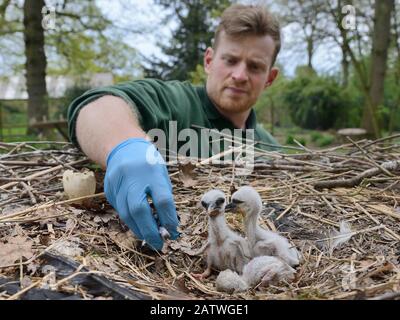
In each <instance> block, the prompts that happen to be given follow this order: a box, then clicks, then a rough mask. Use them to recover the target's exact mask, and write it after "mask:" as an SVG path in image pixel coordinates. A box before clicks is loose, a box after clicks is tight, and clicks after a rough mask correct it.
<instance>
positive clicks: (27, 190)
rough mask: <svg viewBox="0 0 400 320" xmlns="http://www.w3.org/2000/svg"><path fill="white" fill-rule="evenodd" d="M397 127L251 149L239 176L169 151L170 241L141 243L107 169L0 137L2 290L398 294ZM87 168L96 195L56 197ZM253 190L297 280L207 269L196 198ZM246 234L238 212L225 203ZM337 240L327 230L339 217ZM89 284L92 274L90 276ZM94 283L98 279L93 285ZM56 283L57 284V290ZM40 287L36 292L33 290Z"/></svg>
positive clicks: (110, 295)
mask: <svg viewBox="0 0 400 320" xmlns="http://www.w3.org/2000/svg"><path fill="white" fill-rule="evenodd" d="M395 138H398V136H392V137H389V138H386V139H380V140H376V141H368V140H362V141H359V142H353V141H351V143H349V144H345V145H341V146H337V147H335V148H330V149H325V150H318V151H315V150H308V149H306V148H305V147H302V146H300V147H299V148H297V150H296V152H294V153H290V152H289V153H277V152H266V151H261V150H256V152H257V154H258V155H259V156H260V155H262V156H263V159H262V160H260V161H257V162H256V164H255V167H254V170H253V172H252V173H251V174H248V175H238V174H237V172H238V171H237V170H238V169H240V168H238V167H237V166H233V165H227V164H223V163H220V164H212V163H210V161H207V160H206V161H202V162H200V163H195V164H193V163H191V162H187V161H186V163H185V162H182V161H179V162H177V161H171V162H170V163H168V169H169V172H170V176H171V181H172V183H173V186H174V196H175V201H176V206H177V211H178V214H179V217H180V227H179V228H180V232H181V237H180V238H179V240H176V241H171V242H169V243H168V247H167V248H166V250H164V252H158V253H154V252H152V251H148V250H146V248H145V247H143V246H142V243H141V241H139V240H138V239H136V238H135V237H134V236H133V234H132V233H131V232H130V231H129V230H128V228H127V227H126V226H125V225H124V224H123V223H122V222H121V221H120V220H119V218H118V215H117V214H116V213H115V212H114V210H113V209H112V208H111V207H110V205H109V204H108V203H107V201H106V199H105V197H104V194H103V193H102V191H103V185H102V182H103V177H104V172H103V171H102V170H101V169H100V168H99V167H97V166H96V165H94V164H93V163H91V162H90V161H89V160H88V159H87V158H85V156H84V155H83V154H82V153H80V152H79V151H78V150H76V149H74V148H73V146H72V145H70V144H67V143H50V142H47V143H46V142H42V143H37V142H24V143H1V144H0V151H1V155H0V190H1V192H0V298H1V299H29V294H32V293H36V294H38V295H39V296H40V294H42V295H44V296H43V297H45V298H46V297H47V298H48V297H50V298H55V299H56V298H71V297H73V298H76V299H396V298H397V297H399V296H400V294H399V292H400V269H399V262H400V261H399V254H400V246H399V243H400V242H399V240H400V223H399V220H400V206H399V205H398V201H399V200H400V196H399V188H400V184H399V181H400V177H399V174H400V160H399V159H400V157H399V156H400V153H399V149H400V145H399V144H396V143H394V142H395V141H396V140H395ZM67 169H70V170H74V171H81V170H84V169H90V170H93V171H95V175H96V180H97V189H96V194H95V195H93V196H88V197H84V198H81V199H78V200H81V201H82V200H84V201H83V203H77V201H76V199H71V200H68V199H66V198H65V195H64V193H63V186H62V174H63V172H64V171H65V170H67ZM242 185H251V186H253V187H254V188H256V190H257V191H258V192H259V193H260V195H261V197H262V199H263V201H264V210H263V212H262V216H261V219H260V223H261V225H262V226H263V227H264V228H268V229H271V230H274V231H278V232H280V233H281V234H282V235H284V236H286V237H288V238H289V239H290V240H291V241H292V243H294V244H295V245H296V247H297V248H298V249H299V251H301V253H302V256H303V259H302V262H301V264H300V265H299V266H298V267H297V274H296V279H295V280H294V281H293V282H290V283H279V284H276V285H271V286H269V287H266V288H265V287H263V288H261V287H255V288H253V289H250V290H248V291H246V292H243V293H237V294H227V293H221V292H218V291H217V290H216V288H215V279H216V276H217V275H218V272H217V271H214V272H213V274H212V276H210V277H209V278H207V279H205V280H198V279H196V278H195V277H193V273H201V272H202V271H203V270H204V268H205V259H204V256H203V255H201V254H198V253H197V252H196V251H198V249H199V248H201V247H202V245H204V243H205V242H206V240H207V228H208V226H207V217H206V214H205V212H204V211H203V209H202V208H201V206H200V205H199V199H200V197H201V195H202V194H204V193H205V192H206V191H208V190H209V189H211V188H219V189H221V190H223V191H224V192H225V193H226V194H227V195H228V197H229V196H230V195H231V194H232V193H233V192H234V191H235V190H236V189H238V188H239V187H240V186H242ZM226 219H227V221H228V223H229V225H230V226H231V227H232V229H234V230H236V231H237V232H239V233H243V226H242V221H241V220H240V218H239V215H234V214H227V216H226ZM344 222H345V223H346V226H347V227H348V228H350V229H349V230H347V236H346V240H343V241H336V240H337V239H340V238H341V237H342V236H341V235H340V231H339V229H340V226H341V225H343V223H344ZM90 283H91V285H90ZM93 288H95V289H93ZM57 294H58V295H57ZM36 297H38V296H36Z"/></svg>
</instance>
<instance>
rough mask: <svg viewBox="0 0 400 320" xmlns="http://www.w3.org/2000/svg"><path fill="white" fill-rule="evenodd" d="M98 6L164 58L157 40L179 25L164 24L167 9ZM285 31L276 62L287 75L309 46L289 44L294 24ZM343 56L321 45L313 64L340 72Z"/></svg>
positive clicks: (139, 3) (145, 49) (131, 2)
mask: <svg viewBox="0 0 400 320" xmlns="http://www.w3.org/2000/svg"><path fill="white" fill-rule="evenodd" d="M99 6H100V8H101V9H102V10H103V12H104V14H105V15H106V16H107V17H109V18H110V19H111V20H112V21H114V22H115V23H116V24H117V25H120V26H122V27H128V28H137V29H142V30H143V31H144V32H143V35H140V34H131V35H130V36H128V37H126V39H125V41H127V42H128V43H131V44H133V45H134V47H135V48H137V49H138V51H139V52H140V53H141V54H143V55H145V56H150V55H153V54H154V55H155V56H157V57H159V58H165V57H164V56H163V54H162V52H161V50H160V48H159V47H158V46H157V41H168V39H169V38H170V36H171V30H173V29H174V28H176V23H174V22H172V23H170V24H168V25H166V26H163V25H162V23H161V22H162V18H163V17H164V16H165V14H166V12H165V11H163V9H160V8H159V7H158V6H155V5H154V4H153V1H152V0H121V1H108V0H99ZM124 6H129V7H130V9H131V8H132V7H134V8H135V12H136V13H135V16H134V17H132V16H130V15H127V14H126V13H127V12H128V11H127V10H124ZM129 11H130V12H132V11H131V10H129ZM282 34H283V42H282V43H283V44H282V49H281V52H280V54H279V56H278V61H277V62H278V63H279V64H280V65H281V66H282V67H283V69H284V70H283V71H284V73H285V74H286V75H288V76H293V75H294V72H295V70H296V67H297V66H298V65H304V64H306V63H307V57H306V55H305V52H306V51H305V50H306V48H305V45H301V44H298V45H297V46H296V48H295V49H293V48H292V47H291V46H290V43H292V42H293V40H294V39H296V38H297V34H298V30H296V28H295V27H294V26H288V27H285V28H283V29H282ZM340 59H341V53H340V50H338V48H332V47H328V46H326V45H325V46H320V47H319V48H318V49H317V50H316V52H315V54H314V57H313V66H314V67H315V69H316V70H317V71H318V72H323V73H332V72H335V71H337V68H338V66H339V65H340Z"/></svg>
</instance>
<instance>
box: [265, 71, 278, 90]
mask: <svg viewBox="0 0 400 320" xmlns="http://www.w3.org/2000/svg"><path fill="white" fill-rule="evenodd" d="M278 73H279V69H278V68H276V67H273V68H271V70H270V71H269V75H268V79H267V82H265V86H264V89H265V88H267V87H269V86H270V85H271V84H272V83H273V82H274V80H275V79H276V77H277V76H278Z"/></svg>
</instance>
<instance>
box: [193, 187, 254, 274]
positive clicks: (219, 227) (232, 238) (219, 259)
mask: <svg viewBox="0 0 400 320" xmlns="http://www.w3.org/2000/svg"><path fill="white" fill-rule="evenodd" d="M201 204H202V205H203V207H204V208H205V209H206V210H207V214H208V239H207V244H206V247H205V248H206V249H207V268H206V270H205V271H204V272H203V273H201V274H194V276H195V277H197V278H201V279H203V278H206V277H208V276H209V275H210V274H211V269H212V268H215V269H218V270H225V269H231V270H233V271H236V272H238V273H242V270H243V267H244V265H245V264H246V263H247V262H248V261H249V260H250V258H251V252H250V248H249V245H248V242H247V241H246V240H245V239H244V238H243V237H241V236H240V235H239V234H237V233H236V232H234V231H233V230H231V229H230V228H229V226H228V225H227V223H226V220H225V215H224V214H225V204H226V202H225V194H224V193H223V192H222V191H221V190H217V189H214V190H210V191H208V192H207V193H205V194H204V195H203V197H202V199H201Z"/></svg>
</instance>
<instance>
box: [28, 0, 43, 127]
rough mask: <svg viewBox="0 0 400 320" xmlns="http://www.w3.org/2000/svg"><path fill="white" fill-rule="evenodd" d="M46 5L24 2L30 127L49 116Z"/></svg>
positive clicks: (37, 0) (40, 2) (36, 2)
mask: <svg viewBox="0 0 400 320" xmlns="http://www.w3.org/2000/svg"><path fill="white" fill-rule="evenodd" d="M44 5H45V3H44V0H25V2H24V40H25V56H26V63H25V77H26V88H27V91H28V97H29V98H28V118H29V124H30V125H32V124H33V123H35V122H37V121H40V120H42V118H43V117H47V116H48V103H47V89H46V64H47V62H46V55H45V52H44V30H43V26H42V20H43V16H42V8H43V7H44ZM31 131H32V129H31Z"/></svg>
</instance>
